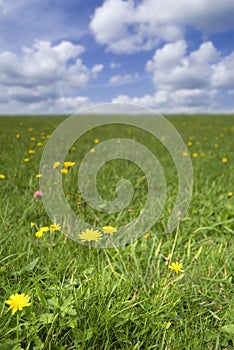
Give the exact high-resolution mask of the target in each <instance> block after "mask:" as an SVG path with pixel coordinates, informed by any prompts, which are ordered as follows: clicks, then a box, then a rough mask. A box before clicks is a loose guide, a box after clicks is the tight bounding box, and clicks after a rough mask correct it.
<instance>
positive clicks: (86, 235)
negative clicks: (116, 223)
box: [78, 228, 102, 242]
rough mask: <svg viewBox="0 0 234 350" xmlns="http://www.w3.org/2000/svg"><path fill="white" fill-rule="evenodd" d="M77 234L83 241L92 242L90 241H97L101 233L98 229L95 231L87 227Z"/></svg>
mask: <svg viewBox="0 0 234 350" xmlns="http://www.w3.org/2000/svg"><path fill="white" fill-rule="evenodd" d="M78 236H79V238H80V239H81V240H82V241H83V242H85V241H87V242H92V241H95V242H98V241H99V239H101V237H102V234H101V233H100V232H99V231H95V230H93V229H88V228H87V229H86V230H85V231H83V232H82V233H81V234H79V235H78Z"/></svg>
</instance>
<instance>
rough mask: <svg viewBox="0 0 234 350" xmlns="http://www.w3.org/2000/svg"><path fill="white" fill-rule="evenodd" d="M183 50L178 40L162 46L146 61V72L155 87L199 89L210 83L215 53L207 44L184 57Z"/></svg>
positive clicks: (182, 43)
mask: <svg viewBox="0 0 234 350" xmlns="http://www.w3.org/2000/svg"><path fill="white" fill-rule="evenodd" d="M186 49H187V45H186V43H185V41H182V40H181V41H178V42H176V43H170V44H166V45H164V46H163V47H162V48H161V49H158V50H157V51H156V52H155V54H154V56H153V59H152V60H150V61H148V62H147V64H146V70H147V71H148V72H150V73H152V74H153V83H154V86H155V87H156V88H160V89H170V90H172V89H201V88H204V87H205V86H208V85H209V84H210V77H211V73H212V65H211V64H212V63H214V62H216V61H217V60H218V59H219V52H218V51H217V50H216V49H215V47H214V46H213V44H212V43H211V42H206V43H203V44H202V45H201V46H200V47H199V49H198V50H196V51H193V52H192V53H190V54H188V55H187V54H186Z"/></svg>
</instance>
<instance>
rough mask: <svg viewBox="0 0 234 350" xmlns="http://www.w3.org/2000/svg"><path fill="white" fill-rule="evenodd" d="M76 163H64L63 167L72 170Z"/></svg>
mask: <svg viewBox="0 0 234 350" xmlns="http://www.w3.org/2000/svg"><path fill="white" fill-rule="evenodd" d="M75 164H76V163H75V162H64V163H63V166H64V167H65V168H71V167H72V166H74V165H75Z"/></svg>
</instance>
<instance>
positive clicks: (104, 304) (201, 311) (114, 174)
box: [0, 116, 234, 350]
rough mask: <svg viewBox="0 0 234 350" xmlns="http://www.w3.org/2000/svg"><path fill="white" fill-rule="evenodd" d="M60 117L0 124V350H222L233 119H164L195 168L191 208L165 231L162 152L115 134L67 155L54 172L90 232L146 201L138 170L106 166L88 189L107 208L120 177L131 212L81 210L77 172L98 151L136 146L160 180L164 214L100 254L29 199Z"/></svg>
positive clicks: (127, 133)
mask: <svg viewBox="0 0 234 350" xmlns="http://www.w3.org/2000/svg"><path fill="white" fill-rule="evenodd" d="M63 119H64V118H63V117H46V118H45V117H1V118H0V129H1V135H0V149H1V153H0V196H1V199H0V240H1V245H0V250H1V253H0V288H1V293H0V298H1V300H0V303H1V314H0V349H1V350H5V349H6V350H8V349H25V350H26V349H32V350H42V349H45V350H49V349H51V350H57V349H61V350H63V349H64V350H73V349H74V350H75V349H79V350H83V349H90V350H91V349H95V350H102V349H103V350H104V349H111V350H112V349H113V350H114V349H160V350H165V349H167V350H177V349H196V350H197V349H201V350H204V349H212V350H213V349H215V350H217V349H233V347H234V293H233V285H234V280H233V278H234V277H233V271H234V241H233V234H234V194H233V193H234V186H233V185H234V152H233V136H234V116H175V117H173V116H171V117H168V119H169V121H170V122H171V123H172V124H173V125H174V126H175V127H176V129H177V130H178V132H179V133H180V135H181V136H182V137H183V139H184V142H185V143H186V145H187V146H188V150H189V155H190V157H191V159H192V162H193V169H194V193H193V199H192V202H191V205H190V209H189V211H188V214H187V215H186V217H185V218H184V220H183V221H182V222H181V224H180V226H179V227H178V229H177V230H175V231H173V232H171V233H167V231H166V224H167V221H168V218H169V216H170V211H171V209H172V207H173V204H174V202H175V198H176V191H177V173H176V168H175V166H174V164H173V161H172V159H171V157H170V155H169V154H168V152H167V151H166V150H165V149H164V147H163V146H162V145H161V143H160V142H159V141H155V139H154V138H153V137H151V136H150V135H148V134H147V133H144V132H142V131H141V130H138V129H136V128H133V127H129V128H126V127H125V126H123V127H122V126H118V128H117V127H114V126H105V127H99V128H95V129H93V130H91V131H90V132H88V133H87V134H85V135H84V136H82V138H81V139H80V140H78V141H77V142H76V144H74V145H73V146H72V148H71V149H70V151H69V153H68V155H67V157H66V161H67V162H72V163H75V164H74V165H73V166H71V167H63V169H67V171H66V170H64V171H62V176H63V186H64V192H65V195H66V199H67V201H68V202H69V204H70V205H71V207H72V208H73V210H74V212H75V213H76V214H77V215H79V217H81V218H84V219H85V220H86V221H87V222H89V223H90V224H91V225H96V226H97V227H103V226H109V225H110V226H113V227H118V226H120V225H123V224H126V223H128V222H129V221H131V220H133V218H136V217H137V216H138V215H139V212H140V210H141V209H142V208H143V207H144V201H145V199H146V197H147V182H146V179H145V177H144V174H143V172H142V171H141V170H140V169H139V168H138V167H137V166H136V165H134V164H132V163H130V162H128V161H125V160H114V161H111V162H109V163H108V164H106V165H105V166H104V167H103V168H102V169H101V171H100V173H99V174H98V177H97V188H98V190H99V192H100V194H101V195H102V196H103V198H105V199H109V200H113V199H114V198H115V185H116V183H117V182H118V181H119V180H120V179H121V178H126V179H128V180H130V181H131V182H132V185H133V187H134V190H135V193H134V198H133V201H132V203H130V206H129V207H127V208H126V209H125V210H124V211H122V212H120V213H115V214H111V215H109V214H104V213H99V212H97V211H95V210H92V209H91V208H89V207H88V206H87V205H86V203H85V202H84V201H83V200H82V196H81V194H80V193H79V191H78V186H77V173H78V170H79V163H80V162H81V160H82V158H83V157H84V156H85V154H86V153H87V152H91V153H93V156H95V145H96V144H97V143H99V142H102V141H104V140H107V139H110V138H118V137H119V138H121V137H126V138H130V139H134V140H136V141H138V142H141V143H142V144H144V145H145V146H146V147H147V148H149V149H150V150H151V151H152V152H153V153H155V154H156V155H157V157H158V159H159V161H160V162H161V164H162V167H163V169H164V171H165V174H166V180H167V202H166V205H165V208H164V212H163V214H162V216H161V217H160V219H159V221H158V222H157V223H156V224H155V225H154V226H153V227H152V228H151V230H150V231H149V232H147V233H146V234H144V235H143V236H142V237H141V238H140V239H139V240H137V241H135V242H132V243H131V244H129V245H128V246H126V247H119V248H112V249H99V250H98V249H95V248H91V249H90V248H89V247H88V246H85V245H82V244H78V243H76V242H73V241H72V240H70V239H68V238H67V237H66V236H65V234H64V233H62V232H60V230H59V227H58V226H56V225H57V224H58V223H54V222H51V221H50V220H49V217H48V215H47V214H46V212H45V209H44V207H43V204H42V201H41V200H40V198H39V197H40V196H39V194H37V195H35V196H34V194H35V193H36V191H39V179H40V174H39V164H40V158H41V155H42V152H43V148H44V146H45V144H46V142H47V140H48V139H49V137H50V135H51V133H52V132H53V131H54V130H55V128H56V126H58V125H59V123H60V122H62V120H63ZM184 156H185V157H187V156H188V154H184ZM54 161H55V162H56V159H55V160H54ZM57 170H58V169H57ZM55 171H56V169H55ZM59 171H61V169H59ZM54 225H55V226H54ZM42 228H44V229H42ZM43 230H44V231H43ZM38 232H40V234H39V233H38ZM77 234H78V233H77ZM113 234H114V233H113ZM23 294H24V295H23ZM29 304H30V305H29ZM19 306H21V307H22V310H18V307H19ZM9 307H10V310H8V309H9Z"/></svg>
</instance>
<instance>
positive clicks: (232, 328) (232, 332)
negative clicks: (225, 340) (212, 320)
mask: <svg viewBox="0 0 234 350" xmlns="http://www.w3.org/2000/svg"><path fill="white" fill-rule="evenodd" d="M220 331H221V332H223V333H225V334H227V335H229V336H230V337H231V338H232V337H234V324H227V325H226V326H223V327H221V328H220Z"/></svg>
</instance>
